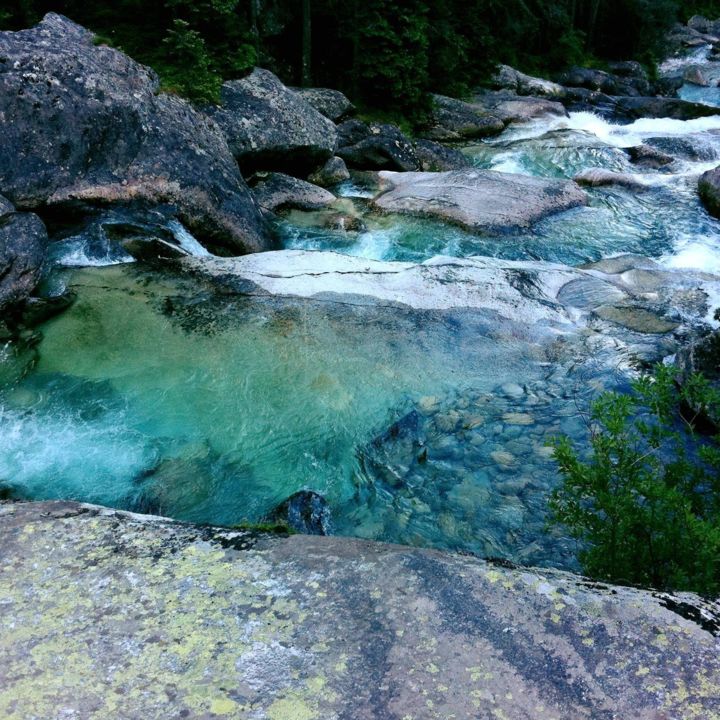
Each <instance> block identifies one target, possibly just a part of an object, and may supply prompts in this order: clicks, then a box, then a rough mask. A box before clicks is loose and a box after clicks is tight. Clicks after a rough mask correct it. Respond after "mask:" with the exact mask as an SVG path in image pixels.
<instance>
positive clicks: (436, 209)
mask: <svg viewBox="0 0 720 720" xmlns="http://www.w3.org/2000/svg"><path fill="white" fill-rule="evenodd" d="M380 176H381V178H382V180H383V181H384V182H385V183H387V185H388V186H389V189H388V190H386V191H385V192H382V193H381V194H380V195H378V196H377V197H376V198H375V199H374V200H373V202H374V204H375V206H376V207H378V208H379V209H381V210H385V211H387V212H395V213H403V214H411V215H424V216H432V217H437V218H440V219H441V220H447V221H449V222H453V223H456V224H458V225H461V226H463V227H466V228H468V229H470V230H475V231H478V232H503V231H511V230H517V229H520V228H527V227H530V226H531V225H532V224H533V223H535V222H537V221H538V220H541V219H542V218H544V217H546V216H548V215H551V214H553V213H558V212H562V211H563V210H568V209H570V208H573V207H577V206H579V205H584V204H585V203H586V202H587V196H586V195H585V193H584V192H583V191H582V190H581V189H580V188H579V187H578V186H577V185H576V184H575V183H573V182H568V181H563V180H546V179H544V178H535V177H528V176H526V175H513V174H510V173H498V172H492V171H489V170H475V169H468V170H457V171H453V172H442V173H392V172H382V173H380Z"/></svg>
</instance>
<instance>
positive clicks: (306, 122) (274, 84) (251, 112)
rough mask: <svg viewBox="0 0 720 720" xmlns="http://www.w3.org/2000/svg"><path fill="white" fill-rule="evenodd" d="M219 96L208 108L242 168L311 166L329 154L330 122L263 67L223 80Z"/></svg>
mask: <svg viewBox="0 0 720 720" xmlns="http://www.w3.org/2000/svg"><path fill="white" fill-rule="evenodd" d="M221 100H222V103H221V105H220V107H213V108H208V112H209V114H210V115H211V116H212V117H213V118H214V119H215V120H216V121H217V122H218V124H219V125H220V127H221V128H222V131H223V132H224V133H225V137H226V138H227V141H228V144H229V145H230V149H231V150H232V152H233V155H235V157H236V158H237V161H238V163H239V165H240V167H241V168H242V169H243V170H245V169H248V170H257V169H262V170H280V171H286V172H289V171H292V172H298V173H300V172H311V171H312V170H314V169H315V168H316V167H317V166H318V165H320V164H322V163H323V162H325V161H326V160H328V159H329V158H331V157H332V155H333V152H334V150H335V143H336V140H337V132H336V130H335V125H334V124H333V123H332V122H330V120H328V119H327V118H326V117H324V116H323V115H321V114H320V113H319V112H318V111H317V110H316V109H315V108H314V107H313V106H312V105H311V104H310V103H309V102H307V101H306V100H305V99H304V98H303V97H302V95H300V94H299V93H297V92H294V91H293V90H290V88H287V87H285V85H283V84H282V83H281V82H280V80H278V78H277V77H275V75H273V74H272V73H271V72H270V71H269V70H263V69H261V68H255V70H253V72H252V73H251V74H250V75H248V76H247V77H245V78H243V79H242V80H231V81H229V82H226V83H225V84H224V85H223V86H222V91H221Z"/></svg>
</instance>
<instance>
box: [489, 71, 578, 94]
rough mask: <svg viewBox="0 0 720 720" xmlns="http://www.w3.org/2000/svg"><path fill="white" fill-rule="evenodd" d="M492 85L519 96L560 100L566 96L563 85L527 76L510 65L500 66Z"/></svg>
mask: <svg viewBox="0 0 720 720" xmlns="http://www.w3.org/2000/svg"><path fill="white" fill-rule="evenodd" d="M492 84H493V87H495V88H497V89H498V90H510V91H511V92H513V93H517V94H518V95H534V96H539V97H548V98H559V97H562V96H563V95H564V94H565V88H563V86H562V85H559V84H558V83H554V82H551V81H550V80H543V79H542V78H536V77H532V76H531V75H526V74H525V73H521V72H520V71H519V70H515V68H512V67H510V66H509V65H500V67H499V68H498V71H497V73H496V74H495V76H494V77H493V81H492Z"/></svg>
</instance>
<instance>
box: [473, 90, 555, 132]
mask: <svg viewBox="0 0 720 720" xmlns="http://www.w3.org/2000/svg"><path fill="white" fill-rule="evenodd" d="M472 105H473V107H476V108H478V109H480V108H482V109H484V110H485V111H486V112H488V113H491V114H492V115H494V116H495V117H498V118H500V120H502V121H503V122H504V123H506V124H509V123H520V122H528V121H529V120H534V119H535V118H539V117H545V116H547V115H558V116H561V117H565V116H567V110H566V109H565V106H564V105H563V104H562V103H561V102H559V101H557V100H552V99H550V98H548V97H531V96H525V95H514V94H511V93H508V92H507V91H498V92H495V91H492V90H485V91H483V92H480V93H476V94H475V95H474V96H473V98H472Z"/></svg>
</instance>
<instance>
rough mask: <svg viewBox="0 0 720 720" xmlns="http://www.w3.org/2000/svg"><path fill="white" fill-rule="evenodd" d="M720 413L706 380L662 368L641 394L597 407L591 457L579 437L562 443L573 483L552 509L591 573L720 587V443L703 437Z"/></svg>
mask: <svg viewBox="0 0 720 720" xmlns="http://www.w3.org/2000/svg"><path fill="white" fill-rule="evenodd" d="M718 411H720V395H719V394H718V392H717V391H716V390H715V389H714V388H713V387H712V386H711V385H710V384H709V382H708V381H707V380H706V379H705V378H704V377H703V376H702V375H699V374H694V375H692V376H690V377H689V378H688V379H687V380H686V381H685V382H684V383H683V384H682V386H681V387H679V386H678V384H677V383H676V373H675V372H674V371H673V370H672V369H670V368H665V367H659V368H657V369H656V371H655V373H654V374H652V375H647V376H644V377H642V378H641V379H639V380H638V381H637V382H635V383H634V384H633V391H632V393H631V394H618V393H605V394H603V395H602V396H600V398H599V399H598V400H597V401H596V402H595V403H594V405H593V409H592V417H591V429H590V445H591V453H590V454H589V457H588V458H587V459H586V460H585V459H583V457H582V456H581V454H580V453H579V452H578V450H577V449H575V448H574V447H573V445H572V443H571V442H570V440H569V439H567V438H563V439H560V440H559V441H558V442H557V443H556V446H555V458H556V460H557V462H558V465H559V469H560V472H561V474H562V476H563V480H562V484H561V485H560V487H559V488H558V489H557V490H556V491H555V492H554V493H553V495H552V498H551V512H552V516H553V518H554V520H555V521H556V522H558V523H560V524H562V525H563V526H565V527H566V528H567V529H568V531H569V532H570V534H571V535H572V536H573V537H575V538H577V539H578V540H579V541H580V544H581V547H582V548H583V549H582V551H581V556H580V559H581V562H582V565H583V569H584V570H585V572H587V573H588V574H589V575H590V576H592V577H594V578H597V579H601V580H607V581H611V582H618V583H625V584H631V585H644V586H652V587H656V588H660V589H663V590H665V589H673V590H694V591H697V592H701V593H706V594H713V593H717V592H719V591H720V437H717V436H716V437H704V436H701V435H700V434H699V432H698V429H699V428H700V426H701V423H700V421H701V420H705V419H707V418H708V417H718V415H717V413H718Z"/></svg>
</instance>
